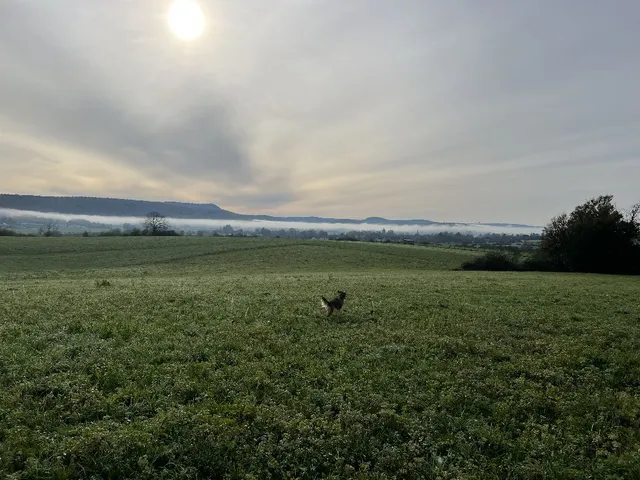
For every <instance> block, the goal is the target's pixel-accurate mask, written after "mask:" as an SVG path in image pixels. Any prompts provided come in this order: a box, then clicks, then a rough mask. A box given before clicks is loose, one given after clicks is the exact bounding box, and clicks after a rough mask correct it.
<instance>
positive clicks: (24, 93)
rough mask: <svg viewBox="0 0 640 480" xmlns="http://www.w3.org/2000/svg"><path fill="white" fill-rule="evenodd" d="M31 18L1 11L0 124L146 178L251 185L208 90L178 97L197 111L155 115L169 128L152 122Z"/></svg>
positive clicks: (11, 8) (11, 9)
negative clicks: (97, 155)
mask: <svg viewBox="0 0 640 480" xmlns="http://www.w3.org/2000/svg"><path fill="white" fill-rule="evenodd" d="M31 8H32V9H33V8H36V7H31ZM30 12H31V10H30V9H29V8H27V7H25V6H23V5H21V4H20V3H18V2H9V4H7V3H4V4H3V7H2V12H1V13H2V15H0V55H1V57H0V58H1V59H2V62H3V63H4V64H5V68H3V70H4V71H5V72H6V74H3V75H2V76H0V103H1V104H2V106H3V108H2V111H1V112H0V118H2V117H5V119H8V120H10V121H11V122H12V123H14V124H16V123H17V124H19V126H20V127H21V128H22V129H24V130H25V131H27V132H28V133H30V134H32V135H34V136H37V137H40V138H42V137H45V138H46V137H49V138H52V139H55V140H57V141H62V142H66V143H70V144H73V145H78V146H81V147H84V148H86V149H88V150H90V151H95V152H99V153H102V154H107V155H109V156H110V157H111V158H113V159H115V160H120V161H122V162H123V163H126V164H128V165H132V166H134V167H138V168H140V169H141V170H142V171H146V172H147V173H150V172H156V173H163V172H164V175H165V176H166V175H167V174H179V175H182V176H186V177H198V178H200V179H202V178H203V177H210V178H211V179H214V180H217V181H220V180H223V181H224V182H230V183H231V184H235V185H243V184H249V183H251V182H252V181H253V180H254V176H255V173H256V172H254V170H253V168H252V165H251V161H250V159H249V158H248V156H247V153H246V151H245V150H246V149H245V144H246V141H247V140H246V138H244V136H243V132H241V131H239V129H237V128H235V127H234V126H233V119H232V116H231V115H230V112H229V109H228V108H227V106H226V105H225V104H224V102H223V101H222V100H220V99H216V98H215V96H214V95H213V94H211V93H210V91H208V92H206V93H204V94H203V93H202V92H198V90H203V89H205V90H210V89H208V88H204V86H203V85H202V83H201V82H200V83H199V82H198V81H197V80H196V81H195V82H193V83H192V84H190V85H189V86H188V88H186V89H184V90H182V91H180V90H178V91H176V95H184V96H194V97H195V98H197V99H198V101H197V102H194V103H195V105H194V106H192V107H190V108H189V109H188V110H187V111H186V112H176V113H173V112H172V111H171V110H172V109H173V108H175V105H173V104H172V103H168V104H166V105H162V106H159V107H156V108H158V109H159V110H160V111H162V109H164V112H163V114H164V118H165V119H166V120H168V121H164V122H154V121H153V119H151V118H148V117H145V116H143V115H139V114H138V112H137V111H136V109H135V108H134V107H132V106H131V105H130V104H127V102H126V99H122V98H118V97H117V96H116V95H115V94H114V93H113V91H112V90H111V88H110V86H109V85H108V84H107V83H106V82H107V79H100V72H99V71H97V69H95V68H93V67H92V66H91V64H90V63H89V62H86V61H83V58H82V57H81V56H79V55H78V54H77V53H75V54H74V53H73V52H70V51H68V50H67V49H65V48H63V47H62V46H61V43H62V42H60V43H56V42H57V41H58V37H57V36H56V33H58V35H61V33H60V32H55V31H52V29H51V28H48V29H47V28H44V29H43V30H40V27H42V26H43V22H42V21H41V19H39V18H38V17H37V16H35V15H34V16H29V13H30ZM96 55H99V52H97V53H96ZM154 73H157V72H149V74H154ZM199 93H200V94H199ZM132 100H133V99H132ZM178 100H181V99H178ZM131 103H132V104H134V101H132V102H131ZM132 152H135V153H132Z"/></svg>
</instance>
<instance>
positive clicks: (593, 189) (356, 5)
mask: <svg viewBox="0 0 640 480" xmlns="http://www.w3.org/2000/svg"><path fill="white" fill-rule="evenodd" d="M198 3H199V5H200V7H201V9H202V11H203V13H204V15H205V27H204V32H203V34H202V36H200V37H199V38H197V39H195V40H192V41H189V42H186V41H183V40H181V39H179V38H178V37H176V35H174V34H173V32H172V31H171V30H170V28H169V26H168V22H167V11H168V9H169V7H170V4H171V1H169V0H109V1H105V0H55V1H47V2H44V1H42V0H0V191H1V192H4V193H22V194H36V195H37V194H40V195H90V196H107V197H118V198H135V199H145V200H174V201H187V202H212V203H216V204H218V205H220V206H221V207H223V208H226V209H229V210H232V211H236V212H239V213H264V214H272V215H318V216H326V217H341V218H344V217H349V218H365V217H369V216H384V217H387V218H398V219H402V218H426V219H431V220H435V221H466V222H514V223H516V222H517V223H528V224H532V225H543V224H545V223H546V222H547V221H548V220H549V219H550V218H551V217H552V216H554V215H556V214H558V213H561V212H563V211H570V210H571V209H573V208H574V207H575V206H576V205H578V204H580V203H582V202H584V201H585V200H587V199H588V198H591V197H593V196H597V195H600V194H612V195H614V197H615V201H616V202H617V203H618V204H619V205H620V206H621V207H628V206H630V205H631V204H633V203H636V202H638V201H640V198H639V195H638V191H639V190H638V181H639V180H640V168H638V167H640V95H639V94H638V85H640V50H639V47H638V46H639V45H640V28H638V25H639V24H640V2H637V1H636V0H617V1H613V2H604V1H601V0H565V1H562V2H558V1H556V0H530V1H524V0H487V1H483V2H479V1H476V0H457V1H446V2H445V1H435V0H397V1H393V2H392V1H390V0H349V1H344V0H270V1H268V2H265V1H264V0H243V1H241V2H240V1H237V0H201V1H199V2H198Z"/></svg>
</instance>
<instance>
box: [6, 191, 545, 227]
mask: <svg viewBox="0 0 640 480" xmlns="http://www.w3.org/2000/svg"><path fill="white" fill-rule="evenodd" d="M0 208H8V209H13V210H31V211H36V212H43V213H67V214H75V215H100V216H117V217H144V216H145V215H146V214H147V213H149V212H151V211H157V212H160V213H161V214H163V215H165V216H166V217H170V218H181V219H196V218H198V219H212V220H269V221H286V222H305V223H344V224H362V223H367V224H380V225H416V226H426V225H455V224H454V223H449V222H447V223H443V222H434V221H432V220H423V219H411V220H394V219H387V218H382V217H368V218H365V219H361V220H357V219H351V218H323V217H315V216H310V217H274V216H270V215H244V214H240V213H235V212H231V211H229V210H224V209H223V208H220V207H219V206H218V205H216V204H214V203H185V202H153V201H147V200H131V199H121V198H101V197H54V196H39V195H16V194H6V193H4V194H0ZM483 225H489V226H507V225H508V226H512V227H523V228H535V227H532V226H531V225H512V224H498V223H494V224H483Z"/></svg>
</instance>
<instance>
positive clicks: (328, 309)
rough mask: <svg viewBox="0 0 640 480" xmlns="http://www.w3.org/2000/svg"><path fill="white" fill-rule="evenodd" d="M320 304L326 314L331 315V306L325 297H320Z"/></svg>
mask: <svg viewBox="0 0 640 480" xmlns="http://www.w3.org/2000/svg"><path fill="white" fill-rule="evenodd" d="M320 305H322V308H324V311H325V312H326V313H327V315H331V314H332V313H333V307H332V306H331V304H330V303H329V300H327V299H326V298H324V297H320Z"/></svg>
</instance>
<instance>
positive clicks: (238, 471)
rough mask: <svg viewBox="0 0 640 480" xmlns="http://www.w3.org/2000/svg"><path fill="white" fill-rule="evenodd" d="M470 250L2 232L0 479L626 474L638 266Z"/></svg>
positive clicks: (637, 382) (636, 455)
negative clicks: (487, 258) (587, 266)
mask: <svg viewBox="0 0 640 480" xmlns="http://www.w3.org/2000/svg"><path fill="white" fill-rule="evenodd" d="M473 255H475V253H474V252H471V251H465V250H455V249H444V248H429V247H421V246H405V245H380V244H363V243H347V242H330V241H306V242H301V241H294V240H284V239H282V240H280V239H271V240H265V239H257V238H211V237H209V238H206V237H202V238H199V237H102V238H94V237H90V238H79V237H78V238H71V237H62V238H54V237H52V238H10V237H1V238H0V476H2V478H10V479H76V478H78V479H80V478H87V479H88V478H96V479H98V478H113V479H116V478H117V479H125V478H131V479H134V478H135V479H169V478H184V479H200V478H202V479H204V478H229V479H294V478H300V479H311V478H360V479H387V478H398V479H413V478H416V479H417V478H425V479H483V480H484V479H551V478H558V479H560V478H561V479H633V478H640V281H639V279H638V277H621V276H604V275H580V274H549V273H533V272H529V273H515V272H498V273H492V272H464V271H459V270H457V269H458V267H460V265H461V264H462V263H463V262H464V261H466V260H469V259H470V258H472V256H473ZM337 290H346V291H347V298H346V303H345V307H344V309H343V310H342V311H341V312H340V313H338V314H337V315H334V316H331V317H326V316H325V315H324V314H323V312H322V310H321V308H320V295H324V296H326V297H331V296H332V295H334V294H335V292H336V291H337Z"/></svg>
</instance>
